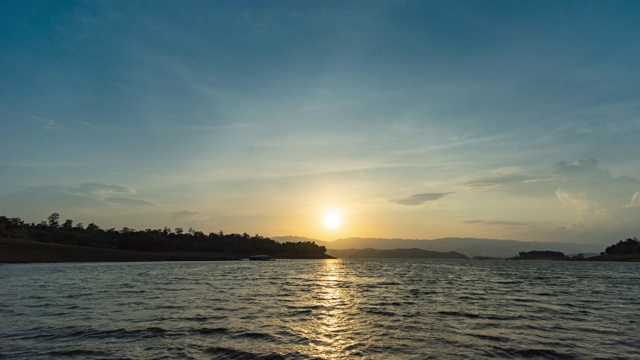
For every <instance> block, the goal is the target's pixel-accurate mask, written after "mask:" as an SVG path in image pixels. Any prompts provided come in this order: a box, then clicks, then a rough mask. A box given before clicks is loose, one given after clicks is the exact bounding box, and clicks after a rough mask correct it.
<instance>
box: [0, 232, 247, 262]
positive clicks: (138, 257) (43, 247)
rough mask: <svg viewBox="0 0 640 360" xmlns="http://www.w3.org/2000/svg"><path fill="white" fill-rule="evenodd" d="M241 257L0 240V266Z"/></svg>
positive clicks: (236, 256)
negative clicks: (7, 264) (35, 263)
mask: <svg viewBox="0 0 640 360" xmlns="http://www.w3.org/2000/svg"><path fill="white" fill-rule="evenodd" d="M243 257H246V255H244V254H229V253H148V252H135V251H122V250H111V249H102V248H94V247H84V246H72V245H62V244H51V243H42V242H37V241H32V240H20V239H6V238H0V263H31V262H125V261H207V260H209V261H210V260H237V259H239V258H243Z"/></svg>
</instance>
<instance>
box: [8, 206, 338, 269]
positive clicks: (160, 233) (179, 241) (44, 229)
mask: <svg viewBox="0 0 640 360" xmlns="http://www.w3.org/2000/svg"><path fill="white" fill-rule="evenodd" d="M59 218H60V215H59V214H58V213H53V214H51V215H50V216H49V217H48V219H47V221H42V222H41V223H39V224H35V223H26V222H24V221H23V220H22V219H20V218H8V217H6V216H0V237H4V238H13V239H29V240H35V241H38V242H43V243H54V244H66V245H76V246H86V247H94V248H106V249H117V250H127V251H137V252H150V253H177V252H202V253H236V254H239V255H245V254H247V255H248V254H267V255H271V256H275V257H279V258H310V259H311V258H313V259H322V258H327V257H329V256H328V255H326V254H325V252H326V248H325V247H324V246H318V245H316V244H315V243H313V242H310V241H307V242H285V243H278V242H276V241H274V240H271V239H269V238H265V237H263V236H260V235H254V236H250V235H248V234H246V233H244V234H235V233H233V234H224V233H223V232H222V231H220V232H218V233H209V234H208V235H206V234H204V233H203V232H201V231H197V230H193V229H189V231H186V232H185V231H183V230H182V229H181V228H176V229H175V230H171V229H169V228H167V227H165V228H163V229H146V230H134V229H130V228H128V227H124V228H122V229H121V230H116V229H108V230H103V229H101V228H100V227H99V226H98V225H96V224H94V223H91V224H89V225H87V226H86V227H85V226H84V225H83V224H81V223H80V224H76V225H74V224H73V221H72V220H66V221H64V222H63V223H62V224H60V222H59Z"/></svg>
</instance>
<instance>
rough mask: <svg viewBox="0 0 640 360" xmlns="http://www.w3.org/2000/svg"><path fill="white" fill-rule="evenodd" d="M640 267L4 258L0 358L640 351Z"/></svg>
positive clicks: (609, 354)
mask: <svg viewBox="0 0 640 360" xmlns="http://www.w3.org/2000/svg"><path fill="white" fill-rule="evenodd" d="M639 334H640V264H638V263H635V264H631V263H589V262H546V261H527V262H524V261H522V262H516V261H469V260H278V261H272V262H250V261H238V262H165V263H86V264H15V265H0V358H10V359H50V358H78V359H152V358H153V359H175V358H184V359H347V358H349V359H353V358H363V359H482V358H500V359H505V358H517V359H520V358H529V359H535V358H541V359H548V358H558V359H615V358H619V359H633V358H636V359H638V358H640V337H639Z"/></svg>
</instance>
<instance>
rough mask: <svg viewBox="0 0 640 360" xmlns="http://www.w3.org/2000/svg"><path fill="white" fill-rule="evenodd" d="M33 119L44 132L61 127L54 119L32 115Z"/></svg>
mask: <svg viewBox="0 0 640 360" xmlns="http://www.w3.org/2000/svg"><path fill="white" fill-rule="evenodd" d="M32 117H33V119H34V120H35V121H36V123H38V124H39V125H40V128H41V129H42V130H53V129H55V128H58V127H60V124H58V123H57V122H55V121H54V120H53V119H51V118H48V117H44V116H40V115H32Z"/></svg>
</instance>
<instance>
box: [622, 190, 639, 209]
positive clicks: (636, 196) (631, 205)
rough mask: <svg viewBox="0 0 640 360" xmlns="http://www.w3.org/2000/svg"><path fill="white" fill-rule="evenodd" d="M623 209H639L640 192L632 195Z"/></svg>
mask: <svg viewBox="0 0 640 360" xmlns="http://www.w3.org/2000/svg"><path fill="white" fill-rule="evenodd" d="M624 207H625V208H637V207H640V191H636V192H635V193H633V195H632V196H631V201H629V203H628V204H627V205H625V206H624Z"/></svg>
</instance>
